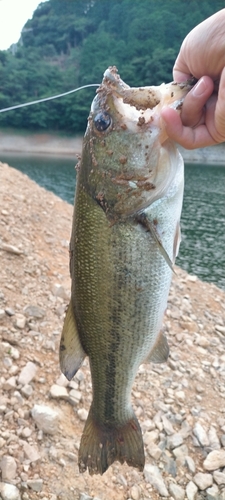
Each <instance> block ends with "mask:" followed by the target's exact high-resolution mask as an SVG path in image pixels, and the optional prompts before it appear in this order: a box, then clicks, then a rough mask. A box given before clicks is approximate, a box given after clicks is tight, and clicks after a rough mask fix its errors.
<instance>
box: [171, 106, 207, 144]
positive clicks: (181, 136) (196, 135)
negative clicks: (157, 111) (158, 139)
mask: <svg viewBox="0 0 225 500" xmlns="http://www.w3.org/2000/svg"><path fill="white" fill-rule="evenodd" d="M161 118H162V120H163V122H164V127H165V130H166V133H167V136H168V137H169V138H170V139H172V140H173V141H175V142H178V143H179V144H180V145H181V146H183V147H184V148H185V149H196V148H203V147H206V146H212V145H213V144H215V143H216V141H215V140H214V138H213V137H212V135H211V134H210V133H209V131H208V129H207V127H206V125H204V124H203V125H199V126H198V127H196V128H195V129H193V128H191V127H185V126H184V125H183V123H182V121H181V118H180V116H179V115H178V113H177V111H175V110H174V109H171V108H169V107H165V108H162V111H161Z"/></svg>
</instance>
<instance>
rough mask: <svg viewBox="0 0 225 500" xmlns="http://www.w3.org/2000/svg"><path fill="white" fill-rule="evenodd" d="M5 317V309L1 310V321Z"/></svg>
mask: <svg viewBox="0 0 225 500" xmlns="http://www.w3.org/2000/svg"><path fill="white" fill-rule="evenodd" d="M4 317H5V311H4V309H0V321H1V320H3V319H4Z"/></svg>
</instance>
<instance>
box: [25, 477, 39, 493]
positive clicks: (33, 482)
mask: <svg viewBox="0 0 225 500" xmlns="http://www.w3.org/2000/svg"><path fill="white" fill-rule="evenodd" d="M27 486H28V487H29V488H30V489H31V490H33V491H41V490H42V488H43V479H28V481H27Z"/></svg>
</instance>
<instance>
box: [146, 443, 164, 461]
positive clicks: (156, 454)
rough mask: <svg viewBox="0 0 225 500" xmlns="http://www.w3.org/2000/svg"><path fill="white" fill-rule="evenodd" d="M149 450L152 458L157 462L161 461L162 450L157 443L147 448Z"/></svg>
mask: <svg viewBox="0 0 225 500" xmlns="http://www.w3.org/2000/svg"><path fill="white" fill-rule="evenodd" d="M147 450H148V453H149V455H150V456H151V457H152V458H154V459H155V460H159V459H160V457H161V455H162V450H161V449H160V448H159V447H158V446H157V445H156V444H155V443H151V444H150V445H149V446H148V447H147Z"/></svg>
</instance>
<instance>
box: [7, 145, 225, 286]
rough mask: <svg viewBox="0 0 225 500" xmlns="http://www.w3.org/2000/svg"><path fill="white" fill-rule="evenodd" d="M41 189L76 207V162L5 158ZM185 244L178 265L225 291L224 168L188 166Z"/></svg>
mask: <svg viewBox="0 0 225 500" xmlns="http://www.w3.org/2000/svg"><path fill="white" fill-rule="evenodd" d="M0 161H3V162H6V163H8V164H9V165H11V166H13V167H15V168H17V169H18V170H20V171H21V172H23V173H25V174H27V175H28V176H29V177H30V178H31V179H33V180H35V181H36V182H37V183H38V184H39V185H40V186H43V187H45V188H46V189H48V190H50V191H53V192H54V193H55V194H56V195H58V196H60V197H61V198H62V199H64V200H66V201H68V202H69V203H71V204H73V200H74V188H75V169H74V165H75V159H71V158H64V159H62V158H60V159H59V158H54V157H51V158H50V157H48V158H44V157H41V158H36V157H34V156H32V157H31V156H21V155H20V156H19V155H17V156H16V155H13V156H12V155H10V156H9V155H5V154H4V155H2V154H0ZM181 229H182V243H181V246H180V253H179V257H178V258H177V261H176V264H178V265H179V266H181V267H182V268H183V269H185V270H186V271H188V272H189V273H191V274H196V275H197V276H198V277H199V278H200V279H202V280H203V281H208V282H213V283H215V284H216V285H217V286H219V287H220V288H223V289H225V251H224V249H225V167H224V166H219V165H200V164H195V165H190V164H187V165H185V193H184V204H183V212H182V219H181Z"/></svg>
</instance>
